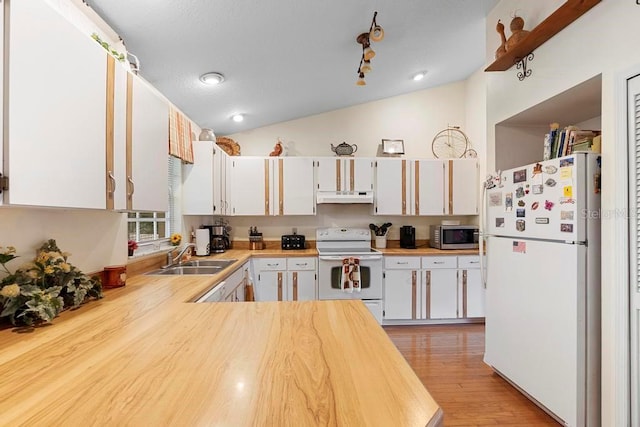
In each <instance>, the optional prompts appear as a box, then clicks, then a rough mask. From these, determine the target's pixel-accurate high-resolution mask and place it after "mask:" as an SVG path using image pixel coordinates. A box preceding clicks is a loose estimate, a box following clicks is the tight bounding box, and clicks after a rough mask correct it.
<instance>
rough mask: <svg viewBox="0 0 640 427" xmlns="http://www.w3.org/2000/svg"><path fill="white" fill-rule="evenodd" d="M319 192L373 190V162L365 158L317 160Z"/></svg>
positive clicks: (321, 158) (322, 158) (326, 158)
mask: <svg viewBox="0 0 640 427" xmlns="http://www.w3.org/2000/svg"><path fill="white" fill-rule="evenodd" d="M316 162H317V167H318V172H317V179H318V191H346V192H363V191H372V190H373V160H372V159H369V158H364V157H350V158H335V157H320V158H317V159H316Z"/></svg>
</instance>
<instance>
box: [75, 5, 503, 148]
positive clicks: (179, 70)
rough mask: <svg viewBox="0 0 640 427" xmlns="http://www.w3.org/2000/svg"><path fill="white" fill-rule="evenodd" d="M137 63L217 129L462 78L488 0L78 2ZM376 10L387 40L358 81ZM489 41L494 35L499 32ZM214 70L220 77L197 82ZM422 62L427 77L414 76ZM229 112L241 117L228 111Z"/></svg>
mask: <svg viewBox="0 0 640 427" xmlns="http://www.w3.org/2000/svg"><path fill="white" fill-rule="evenodd" d="M85 1H86V3H88V4H89V6H91V7H92V8H93V9H94V10H95V11H96V12H97V13H98V14H99V15H100V16H101V17H102V18H103V19H104V20H105V21H106V22H107V23H108V24H109V25H110V26H111V27H112V28H113V29H114V30H115V31H116V32H117V33H118V34H119V35H120V36H121V37H122V38H123V40H124V42H125V44H126V46H127V49H128V51H129V52H131V53H133V54H135V55H136V56H137V57H138V58H139V61H140V65H141V70H140V75H141V76H143V77H144V78H145V79H146V80H148V81H149V82H150V83H151V84H153V85H154V86H155V87H156V88H158V89H159V90H160V91H161V92H162V93H164V94H165V95H166V96H167V97H168V98H169V99H170V100H171V102H173V103H174V104H175V105H176V106H178V108H180V109H181V110H183V111H184V112H185V113H186V114H187V115H188V116H189V117H190V118H191V119H192V120H194V121H195V122H196V123H197V124H198V125H200V126H202V127H208V128H212V129H213V130H214V132H215V133H216V135H225V134H231V133H235V132H239V131H245V130H249V129H253V128H257V127H261V126H265V125H268V124H272V123H278V122H282V121H287V120H292V119H296V118H300V117H305V116H309V115H313V114H318V113H322V112H325V111H331V110H335V109H338V108H343V107H347V106H351V105H355V104H360V103H364V102H369V101H373V100H378V99H383V98H387V97H391V96H395V95H399V94H403V93H408V92H412V91H417V90H422V89H426V88H429V87H434V86H440V85H443V84H447V83H450V82H454V81H459V80H463V79H465V78H467V77H468V76H469V75H471V74H472V73H473V72H474V71H476V70H478V69H479V68H480V67H482V66H483V65H484V60H485V38H486V36H485V17H486V15H487V14H488V12H489V11H490V10H491V9H492V8H493V6H494V5H495V4H496V3H497V0H399V1H390V0H386V1H385V0H316V1H308V0H277V1H273V0H272V1H265V0H215V1H211V0H189V1H177V0H173V1H151V0H137V1H131V0H85ZM374 11H377V12H378V15H377V19H376V20H377V22H378V24H379V25H381V26H382V27H383V29H384V31H385V38H384V40H382V41H380V42H373V43H372V48H373V49H374V50H375V52H376V56H375V57H374V58H373V59H372V60H371V65H372V71H371V72H370V73H369V74H367V75H366V79H365V80H366V83H367V84H366V86H356V84H355V82H356V80H357V77H358V76H357V70H358V65H359V62H360V58H361V54H362V47H361V45H359V44H358V43H357V42H356V37H357V36H358V34H360V33H363V32H367V31H368V30H369V27H370V25H371V20H372V18H373V14H374ZM496 43H498V41H497V35H496ZM210 71H217V72H220V73H222V74H224V76H225V79H226V80H225V81H224V82H223V83H222V84H220V85H217V86H206V85H204V84H203V83H202V82H201V81H200V80H199V76H200V75H202V74H203V73H206V72H210ZM420 71H427V75H426V77H425V78H424V79H423V80H421V81H419V82H416V81H413V79H412V76H413V75H414V74H415V73H417V72H420ZM235 113H242V114H244V115H245V120H244V121H243V122H241V123H236V122H234V121H232V120H231V116H232V115H233V114H235Z"/></svg>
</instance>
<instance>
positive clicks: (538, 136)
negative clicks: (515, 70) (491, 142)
mask: <svg viewBox="0 0 640 427" xmlns="http://www.w3.org/2000/svg"><path fill="white" fill-rule="evenodd" d="M601 114H602V76H601V75H596V76H594V77H592V78H590V79H588V80H586V81H584V82H582V83H580V84H578V85H576V86H574V87H572V88H569V89H567V90H565V91H564V92H562V93H559V94H557V95H555V96H553V97H551V98H549V99H547V100H545V101H542V102H540V103H538V104H536V105H533V106H531V107H530V108H528V109H526V110H524V111H522V112H520V113H518V114H516V115H514V116H512V117H509V118H507V119H505V120H503V121H501V122H500V123H497V124H496V126H495V150H496V155H495V158H496V162H495V168H496V170H505V169H510V168H514V167H518V166H520V165H526V164H529V163H535V162H539V161H541V160H543V159H544V156H545V146H544V142H545V135H546V134H548V133H550V125H551V124H552V123H557V124H558V130H559V132H561V131H563V130H565V128H566V129H568V130H569V135H567V134H566V132H565V139H566V137H567V136H569V139H570V138H571V130H576V131H577V130H581V131H583V130H591V131H594V133H596V135H595V136H597V133H598V132H595V131H599V130H600V129H601ZM559 136H560V133H558V137H559ZM576 136H577V133H576V134H574V139H573V146H572V148H571V151H570V152H576V150H584V149H585V148H587V149H590V150H595V149H597V143H598V139H596V138H595V136H594V138H593V139H591V140H585V141H583V140H582V139H580V140H576ZM585 138H586V137H585ZM554 141H555V135H554ZM576 142H577V143H578V146H577V147H576ZM594 142H595V144H596V145H595V147H594ZM568 143H569V140H567V144H566V145H564V144H563V145H562V147H560V145H559V141H558V143H557V144H556V145H555V146H554V147H552V146H551V145H549V148H548V149H547V150H548V155H549V156H553V157H557V156H558V154H561V155H562V154H563V153H564V154H566V153H567V152H569V144H568ZM583 143H584V144H583ZM559 150H560V151H559Z"/></svg>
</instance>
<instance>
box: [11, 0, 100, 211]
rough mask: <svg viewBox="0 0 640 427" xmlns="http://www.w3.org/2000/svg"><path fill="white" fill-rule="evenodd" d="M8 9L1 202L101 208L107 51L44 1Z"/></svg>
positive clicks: (17, 5)
mask: <svg viewBox="0 0 640 427" xmlns="http://www.w3.org/2000/svg"><path fill="white" fill-rule="evenodd" d="M5 5H6V4H5ZM5 12H6V13H8V14H9V19H8V21H7V20H5V22H8V26H9V28H5V34H8V38H9V49H8V51H5V52H4V53H5V61H7V62H6V65H8V67H6V68H5V70H6V71H8V73H7V74H5V75H4V79H5V89H6V88H7V87H8V90H7V91H5V93H4V95H5V103H4V108H5V109H7V110H8V111H7V112H8V121H6V122H5V139H4V146H5V154H6V158H5V159H4V161H5V170H4V173H5V174H6V175H8V176H9V183H10V188H9V191H7V192H5V200H4V201H5V203H9V204H15V205H32V206H56V207H73V208H98V209H104V208H105V207H106V191H105V186H106V173H105V169H106V165H105V158H106V155H105V139H106V136H105V133H106V132H105V123H106V87H105V82H106V72H107V53H106V51H105V50H104V49H102V48H101V47H100V46H99V45H98V44H97V43H96V42H95V41H94V40H92V39H91V38H90V37H88V36H86V35H83V34H82V33H81V32H80V31H79V30H78V29H76V28H75V27H74V26H73V25H72V24H71V23H70V22H68V21H67V20H66V19H65V18H64V17H62V16H61V15H60V14H59V13H58V12H57V11H55V10H53V9H52V8H51V7H49V6H48V5H47V4H46V3H45V2H43V1H41V0H30V1H13V2H11V3H10V7H9V9H8V12H7V11H6V10H5ZM43 76H45V77H46V78H43ZM7 81H8V85H7Z"/></svg>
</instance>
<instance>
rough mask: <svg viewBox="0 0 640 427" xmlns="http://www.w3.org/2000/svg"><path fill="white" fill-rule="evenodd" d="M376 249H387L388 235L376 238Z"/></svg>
mask: <svg viewBox="0 0 640 427" xmlns="http://www.w3.org/2000/svg"><path fill="white" fill-rule="evenodd" d="M374 244H375V247H376V248H378V249H384V248H386V247H387V235H386V234H385V235H384V236H375V237H374Z"/></svg>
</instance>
